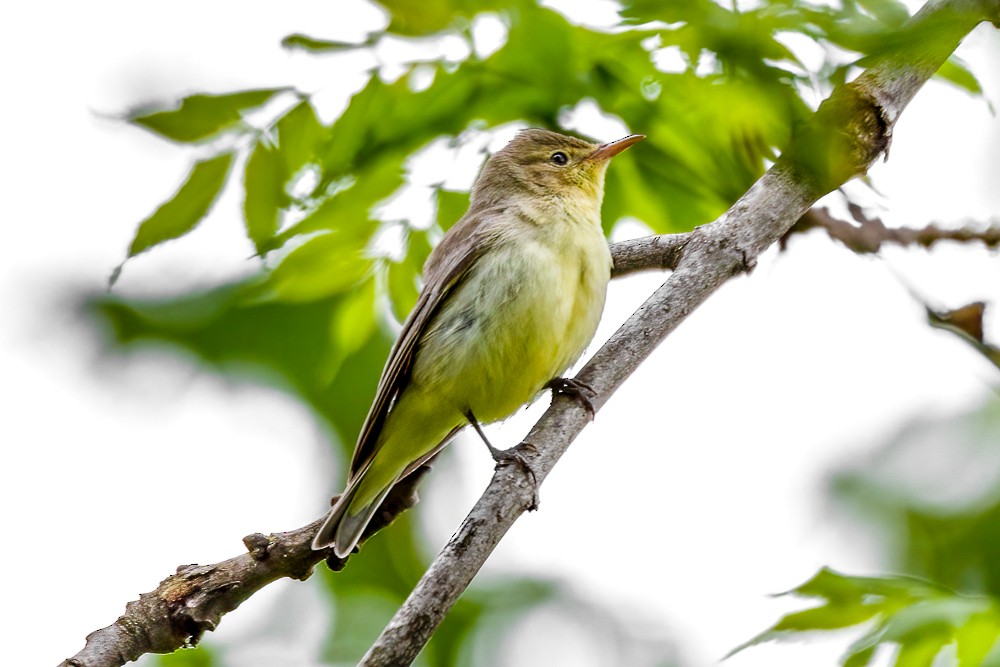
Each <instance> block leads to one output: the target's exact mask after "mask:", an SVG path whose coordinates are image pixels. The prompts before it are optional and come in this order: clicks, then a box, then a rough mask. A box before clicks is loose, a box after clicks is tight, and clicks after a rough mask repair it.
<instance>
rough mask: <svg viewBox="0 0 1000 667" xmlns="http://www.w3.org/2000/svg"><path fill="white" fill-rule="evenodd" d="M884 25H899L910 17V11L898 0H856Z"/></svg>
mask: <svg viewBox="0 0 1000 667" xmlns="http://www.w3.org/2000/svg"><path fill="white" fill-rule="evenodd" d="M858 4H859V5H860V6H861V7H863V8H864V9H865V10H867V11H868V12H869V13H870V14H871V15H872V16H874V17H875V19H876V20H878V21H879V23H880V24H882V25H884V26H889V27H892V26H900V25H903V23H905V22H906V20H907V19H908V18H910V11H909V10H908V9H907V8H906V5H904V4H903V3H902V2H899V0H858Z"/></svg>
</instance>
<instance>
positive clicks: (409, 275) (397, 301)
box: [386, 260, 420, 322]
mask: <svg viewBox="0 0 1000 667" xmlns="http://www.w3.org/2000/svg"><path fill="white" fill-rule="evenodd" d="M419 277H420V274H419V272H417V271H415V270H414V269H413V265H412V264H411V263H410V262H408V261H405V260H404V261H402V262H389V269H388V271H387V276H386V280H387V282H388V288H389V299H390V301H391V303H392V314H393V315H394V316H395V317H396V319H397V320H398V321H400V322H403V321H405V320H406V317H407V316H408V315H409V314H410V311H411V310H413V306H415V305H416V304H417V297H419V296H420V290H419V289H418V287H417V284H418V283H419Z"/></svg>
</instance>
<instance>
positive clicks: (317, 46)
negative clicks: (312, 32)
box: [281, 32, 369, 53]
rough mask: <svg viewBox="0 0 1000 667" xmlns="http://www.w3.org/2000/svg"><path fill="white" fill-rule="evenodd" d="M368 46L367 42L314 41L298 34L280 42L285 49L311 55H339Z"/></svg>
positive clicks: (307, 36) (314, 39)
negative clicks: (306, 52)
mask: <svg viewBox="0 0 1000 667" xmlns="http://www.w3.org/2000/svg"><path fill="white" fill-rule="evenodd" d="M368 45H369V42H365V43H363V44H352V43H351V42H338V41H336V40H332V39H316V38H314V37H310V36H309V35H303V34H302V33H298V32H297V33H294V34H292V35H288V36H287V37H285V38H284V39H282V40H281V46H283V47H284V48H286V49H302V50H303V51H312V52H313V53H341V52H343V51H351V50H353V49H357V48H360V47H363V46H368Z"/></svg>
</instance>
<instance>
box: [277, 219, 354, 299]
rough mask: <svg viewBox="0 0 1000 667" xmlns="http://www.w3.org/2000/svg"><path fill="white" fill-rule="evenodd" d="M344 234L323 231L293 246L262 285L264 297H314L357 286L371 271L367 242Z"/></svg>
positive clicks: (326, 295) (321, 296)
mask: <svg viewBox="0 0 1000 667" xmlns="http://www.w3.org/2000/svg"><path fill="white" fill-rule="evenodd" d="M353 241H354V240H353V239H347V238H345V237H344V236H343V235H341V234H337V233H328V234H321V235H319V236H316V237H314V238H312V239H309V240H308V241H306V242H305V243H303V244H302V245H301V246H299V247H298V248H296V249H295V250H293V251H292V252H290V253H289V254H288V256H287V257H285V259H284V260H282V262H281V263H280V264H278V266H277V267H275V269H274V270H273V271H271V273H270V274H269V275H268V276H267V280H266V281H265V282H264V283H263V284H262V285H261V290H260V292H259V297H258V298H261V299H265V300H270V299H276V300H280V301H315V300H317V299H324V298H327V297H330V296H333V295H335V294H338V293H340V292H343V291H344V290H346V289H349V288H351V287H354V286H355V285H357V283H359V282H360V281H361V279H362V278H364V277H365V276H366V275H368V273H369V271H370V270H371V260H370V259H368V258H367V257H365V256H364V254H363V251H364V246H363V245H358V244H357V243H354V242H353Z"/></svg>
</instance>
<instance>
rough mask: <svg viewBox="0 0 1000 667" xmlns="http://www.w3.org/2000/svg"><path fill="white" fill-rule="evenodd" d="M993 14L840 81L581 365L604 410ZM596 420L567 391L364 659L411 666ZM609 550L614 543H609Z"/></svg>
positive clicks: (990, 10) (962, 15)
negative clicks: (537, 488)
mask: <svg viewBox="0 0 1000 667" xmlns="http://www.w3.org/2000/svg"><path fill="white" fill-rule="evenodd" d="M983 20H992V21H994V22H1000V2H998V1H997V0H982V1H981V2H976V1H975V0H932V1H931V2H930V3H928V4H927V5H925V6H924V8H923V9H921V11H920V12H918V13H917V15H916V16H914V17H913V18H912V19H911V20H910V22H909V23H908V24H907V26H905V28H904V31H908V32H910V33H911V35H910V36H911V37H915V36H923V37H925V38H926V37H927V36H928V35H932V36H933V38H932V39H902V40H901V44H902V47H901V48H900V49H899V50H898V51H894V52H891V53H887V54H884V55H883V56H882V58H881V60H879V61H878V62H876V63H875V64H874V65H873V66H872V67H870V68H869V69H868V70H867V71H865V72H864V73H863V74H862V75H861V76H859V77H858V78H857V79H856V80H855V81H853V82H851V83H849V84H847V85H845V86H841V87H838V88H837V89H836V90H835V91H834V93H833V94H832V95H831V97H830V98H829V99H828V100H826V101H825V102H824V103H823V104H822V105H820V108H819V110H818V111H817V113H816V114H815V116H814V118H813V119H812V122H811V123H810V124H809V125H808V126H807V127H806V128H804V131H802V132H801V133H799V134H798V135H797V136H796V137H795V138H794V139H793V143H792V145H791V146H790V147H789V148H788V149H786V151H785V152H784V153H783V154H782V156H781V158H779V160H778V161H777V163H775V165H774V166H773V167H772V168H771V169H770V170H769V171H768V172H767V173H766V174H764V176H762V177H761V178H760V179H759V180H758V181H757V182H756V183H755V184H754V185H753V186H752V187H751V188H750V190H749V191H748V192H747V193H746V194H745V195H743V197H742V198H741V199H740V200H739V201H738V202H736V204H735V205H734V206H733V207H732V208H731V209H730V210H729V211H727V212H726V213H725V214H724V215H723V216H722V217H721V218H719V219H718V220H716V221H715V222H713V223H711V224H709V225H705V226H703V227H700V228H698V229H697V230H695V231H694V232H692V234H691V236H690V237H689V238H688V239H687V242H686V243H685V244H684V247H683V255H682V257H681V258H680V261H679V262H677V265H676V269H675V271H674V273H673V274H672V275H671V276H670V278H669V279H668V280H667V281H666V282H665V283H664V284H663V285H662V286H661V287H660V288H659V289H658V290H657V291H656V292H654V293H653V295H652V296H651V297H650V298H649V299H648V300H647V301H646V303H645V304H643V305H642V307H640V308H639V310H638V311H636V312H635V313H634V314H633V315H632V317H630V318H629V319H628V321H627V322H625V324H623V325H622V327H621V328H620V329H619V330H618V331H617V332H616V333H615V334H614V336H612V337H611V339H610V340H609V341H608V342H607V343H606V344H605V345H604V346H603V347H602V348H601V349H600V350H599V351H598V352H597V353H596V354H595V355H594V357H593V358H592V359H591V360H590V362H589V363H588V364H587V365H586V366H585V367H584V368H583V369H582V370H581V371H580V374H579V375H578V376H577V378H578V379H579V380H581V381H583V382H585V383H587V384H588V385H590V386H591V387H592V388H593V389H594V390H595V392H596V394H597V395H596V397H595V398H594V399H593V405H594V408H595V409H600V407H601V406H603V405H604V403H605V402H606V401H607V400H608V398H609V397H610V396H611V395H612V394H613V393H614V392H615V390H616V389H617V388H618V387H619V386H621V384H622V382H624V380H625V379H626V378H627V377H628V376H629V375H630V374H631V373H632V372H633V371H634V370H635V369H636V368H637V367H638V366H639V364H640V363H642V361H643V360H645V358H646V357H647V356H648V355H649V354H650V353H651V352H652V351H653V349H654V348H655V347H656V346H657V345H659V343H660V342H661V341H662V340H663V339H664V338H665V337H666V336H667V335H668V334H669V333H670V332H671V331H673V330H674V329H675V328H676V327H677V326H678V325H679V324H680V322H682V321H683V320H684V319H685V318H686V317H687V316H688V315H689V314H690V313H691V312H692V311H693V310H694V309H695V308H697V307H698V305H700V304H701V303H702V302H703V301H705V299H707V298H708V297H709V296H710V295H711V294H712V293H713V292H714V291H715V290H716V289H718V288H719V287H720V286H721V285H722V284H723V283H724V282H726V281H727V280H728V279H729V278H731V277H733V276H735V275H737V274H739V273H741V272H743V271H748V270H750V269H751V268H752V267H753V266H754V263H755V262H756V258H757V257H758V255H760V253H761V252H763V251H764V250H765V249H766V248H768V247H770V246H771V245H772V244H774V243H775V242H777V241H778V240H779V239H780V238H781V237H782V236H783V235H784V234H785V233H786V232H787V231H788V229H789V228H791V226H792V225H793V224H794V223H795V222H796V221H797V220H798V219H799V218H800V217H801V216H802V215H803V214H804V213H805V212H806V211H807V210H808V209H809V207H810V206H812V204H813V203H814V202H815V201H816V200H817V199H819V197H820V196H822V195H823V194H825V193H826V192H829V191H831V190H833V189H834V188H836V187H839V186H840V185H841V184H842V183H843V182H845V181H846V180H848V179H849V178H851V177H854V176H857V175H861V174H864V173H865V172H866V171H867V170H868V167H869V166H870V165H871V163H872V162H874V160H875V159H876V158H877V157H878V156H880V155H882V154H883V153H886V152H887V151H888V148H889V144H890V142H891V136H892V134H891V133H892V127H893V124H894V123H895V122H896V119H897V118H898V117H899V115H900V113H902V111H903V109H904V107H905V106H906V105H907V104H908V103H909V101H910V100H911V99H912V98H913V96H914V95H915V94H916V92H917V90H919V88H920V87H921V86H922V85H923V84H924V83H925V82H926V81H927V80H928V79H929V78H930V77H931V76H932V75H933V74H934V72H936V71H937V69H938V68H939V67H940V66H941V64H942V63H944V61H945V60H946V59H947V58H948V56H949V55H950V54H951V52H952V51H954V49H955V48H956V47H957V46H958V44H959V42H960V41H961V39H962V38H963V37H964V36H965V35H966V34H967V33H968V32H969V31H971V30H972V29H973V28H974V27H975V26H976V25H977V24H978V23H980V22H981V21H983ZM587 421H588V414H587V412H586V410H584V409H583V408H582V407H580V406H579V405H577V404H576V403H574V402H573V401H572V400H571V399H569V398H565V397H562V398H560V397H556V398H555V399H554V400H553V404H552V406H551V407H550V408H549V410H548V411H547V412H546V413H545V414H544V415H543V416H542V418H541V419H540V420H539V421H538V423H536V424H535V426H534V427H533V428H532V429H531V431H530V432H529V433H528V436H527V438H526V439H525V440H526V442H529V443H532V446H531V447H523V446H522V452H521V454H522V458H523V460H524V461H525V463H526V465H527V466H528V467H530V472H529V471H528V470H524V469H522V468H521V467H519V466H503V467H500V468H498V469H497V471H496V474H495V475H494V476H493V480H492V481H491V482H490V485H489V486H488V487H487V489H486V491H485V492H484V494H483V496H482V497H481V498H480V499H479V501H478V502H477V503H476V505H475V507H474V508H473V509H472V511H471V512H470V513H469V515H468V517H467V518H466V519H465V521H464V522H463V523H462V525H461V526H460V527H459V529H458V532H457V533H456V534H455V535H454V536H453V537H452V538H451V540H450V541H449V542H448V544H447V545H445V547H444V549H443V550H442V551H441V553H440V554H439V555H438V557H437V559H435V561H434V562H433V563H432V564H431V566H430V568H429V569H428V570H427V572H426V573H425V574H424V576H423V577H422V578H421V580H420V582H419V583H418V584H417V586H416V588H415V589H414V590H413V592H412V593H411V594H410V596H409V598H408V599H407V600H406V602H405V603H404V604H403V606H402V607H401V608H400V609H399V610H398V611H397V613H396V615H395V616H394V617H393V618H392V620H391V621H390V622H389V624H388V626H387V627H386V628H385V630H384V631H383V632H382V634H381V635H380V636H379V638H378V639H377V640H376V641H375V643H374V644H373V645H372V647H371V648H370V649H369V651H368V653H367V654H366V655H365V657H364V658H363V659H362V661H361V663H360V665H363V666H364V667H382V666H398V665H408V664H410V663H411V662H412V661H413V660H414V658H416V656H417V654H418V653H419V652H420V650H421V649H422V648H423V646H424V645H425V644H426V643H427V641H428V639H429V638H430V636H431V634H432V633H433V632H434V630H435V629H436V628H437V626H438V624H439V623H440V622H441V620H442V619H443V618H444V616H445V615H446V614H447V613H448V611H449V609H450V608H451V606H452V605H453V604H454V603H455V601H456V600H457V599H458V597H459V595H461V593H462V592H463V591H464V590H465V588H466V587H467V586H468V585H469V583H470V582H471V581H472V578H473V577H474V576H475V574H476V573H477V572H478V571H479V569H480V568H481V567H482V565H483V563H484V562H485V561H486V558H487V557H488V556H489V554H490V553H492V551H493V549H494V548H495V547H496V545H497V544H498V543H499V542H500V539H501V538H502V537H503V536H504V535H505V534H506V532H507V530H508V529H509V528H510V527H511V525H513V523H514V521H515V520H516V519H517V518H518V517H519V516H520V515H521V514H522V513H524V512H525V511H526V510H527V509H529V508H530V507H532V506H533V495H534V487H533V478H534V479H535V480H537V482H538V483H541V482H542V481H543V480H544V479H545V477H546V476H547V475H548V474H549V472H550V471H551V470H552V468H553V466H555V464H556V462H557V461H558V460H559V458H560V457H561V456H562V454H563V453H564V452H565V451H566V449H567V448H568V447H569V445H570V443H571V442H572V441H573V440H574V439H575V438H576V436H577V435H578V434H579V433H580V431H581V430H582V429H583V427H584V426H586V424H587ZM602 546H603V547H605V548H607V547H610V546H612V545H602Z"/></svg>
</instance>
